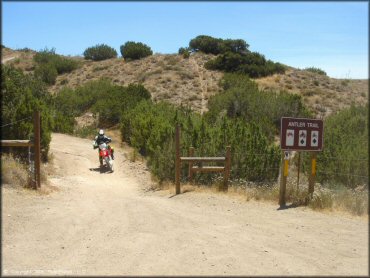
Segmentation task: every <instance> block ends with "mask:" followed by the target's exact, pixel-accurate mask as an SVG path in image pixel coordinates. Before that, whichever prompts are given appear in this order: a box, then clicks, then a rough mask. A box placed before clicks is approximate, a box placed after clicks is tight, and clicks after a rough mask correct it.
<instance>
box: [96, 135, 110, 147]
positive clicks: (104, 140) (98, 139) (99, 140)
mask: <svg viewBox="0 0 370 278" xmlns="http://www.w3.org/2000/svg"><path fill="white" fill-rule="evenodd" d="M95 142H96V144H97V145H98V146H99V145H100V144H101V143H110V142H112V139H111V138H109V137H107V136H105V135H103V136H100V135H97V136H95Z"/></svg>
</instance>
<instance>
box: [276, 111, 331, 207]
mask: <svg viewBox="0 0 370 278" xmlns="http://www.w3.org/2000/svg"><path fill="white" fill-rule="evenodd" d="M323 137H324V124H323V121H322V120H316V119H305V118H290V117H282V118H281V129H280V147H281V149H282V150H283V152H284V154H283V159H282V161H283V164H282V171H281V172H282V173H281V180H280V196H279V205H280V206H281V207H283V206H285V204H286V202H285V192H286V182H287V177H288V168H289V163H288V162H289V151H311V152H312V153H311V173H310V176H309V186H308V193H309V196H312V194H313V192H314V186H315V177H316V156H317V152H318V151H321V150H322V148H323V145H324V144H323ZM298 179H299V164H298Z"/></svg>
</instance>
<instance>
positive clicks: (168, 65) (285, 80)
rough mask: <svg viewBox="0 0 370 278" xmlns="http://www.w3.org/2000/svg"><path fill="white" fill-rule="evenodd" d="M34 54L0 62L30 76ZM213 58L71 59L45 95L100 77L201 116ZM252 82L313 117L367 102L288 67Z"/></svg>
mask: <svg viewBox="0 0 370 278" xmlns="http://www.w3.org/2000/svg"><path fill="white" fill-rule="evenodd" d="M34 53H35V52H34V51H15V50H11V49H9V48H4V49H3V53H2V54H3V55H2V62H3V63H7V64H13V65H14V66H15V67H17V68H21V69H22V70H24V71H25V72H32V71H33V69H34V64H33V61H32V57H33V55H34ZM213 57H214V56H213V55H206V54H201V53H195V54H192V55H191V57H190V58H189V59H184V58H183V57H182V56H180V55H176V54H169V55H167V54H155V55H152V56H149V57H147V58H144V59H141V60H137V61H132V62H125V61H124V60H123V59H122V58H115V59H109V60H104V61H99V62H93V61H86V60H84V59H83V58H82V57H72V58H73V59H77V60H79V61H81V63H82V66H81V67H80V68H79V69H77V70H74V71H73V72H71V73H68V74H62V75H59V76H58V78H57V81H56V84H55V85H53V86H51V87H50V91H51V92H52V93H57V92H58V91H59V90H60V89H61V88H62V87H64V86H68V87H71V88H75V87H77V86H79V85H81V84H84V83H85V82H87V81H90V80H97V79H99V78H102V77H105V78H109V79H111V80H112V81H113V82H114V83H115V84H117V85H128V84H130V83H142V84H143V85H144V86H145V87H146V88H147V89H148V90H149V91H150V92H151V94H152V98H153V100H155V101H161V100H164V101H169V102H171V103H174V104H176V105H185V106H190V107H192V108H193V109H194V110H196V111H199V112H203V111H206V109H207V101H208V99H209V97H210V96H211V95H214V94H217V93H218V92H220V91H221V88H220V86H219V81H220V80H221V78H222V76H223V73H222V72H217V71H210V70H207V69H205V68H204V63H206V62H207V61H209V60H210V59H212V58H213ZM255 81H256V82H257V83H258V85H259V87H260V88H261V89H265V90H270V89H272V90H276V91H281V90H286V91H288V92H290V93H295V94H300V95H302V96H303V99H304V103H305V104H306V105H307V106H308V107H309V108H310V109H311V110H312V111H314V113H315V114H316V115H317V117H326V116H328V115H330V114H331V113H334V112H336V111H339V110H341V109H343V108H346V107H349V106H350V105H351V103H355V104H364V103H367V100H368V80H366V79H364V80H356V79H334V78H330V77H327V76H324V75H320V74H316V73H312V72H309V71H306V70H300V69H295V68H292V67H289V69H288V70H287V71H286V73H285V74H274V75H272V76H268V77H264V78H259V79H255Z"/></svg>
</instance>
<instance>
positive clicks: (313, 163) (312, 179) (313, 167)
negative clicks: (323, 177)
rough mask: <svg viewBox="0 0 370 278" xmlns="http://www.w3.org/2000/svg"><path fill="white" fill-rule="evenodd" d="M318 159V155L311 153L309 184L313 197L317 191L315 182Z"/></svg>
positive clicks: (310, 193) (309, 190) (309, 191)
mask: <svg viewBox="0 0 370 278" xmlns="http://www.w3.org/2000/svg"><path fill="white" fill-rule="evenodd" d="M316 158H317V153H316V152H312V153H311V174H310V178H309V183H308V194H309V195H310V196H312V194H313V192H314V191H315V181H316Z"/></svg>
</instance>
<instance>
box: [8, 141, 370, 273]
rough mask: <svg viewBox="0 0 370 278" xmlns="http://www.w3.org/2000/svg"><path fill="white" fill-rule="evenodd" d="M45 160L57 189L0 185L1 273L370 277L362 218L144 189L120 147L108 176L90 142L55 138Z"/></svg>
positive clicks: (139, 171) (145, 179)
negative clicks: (49, 161) (51, 159)
mask: <svg viewBox="0 0 370 278" xmlns="http://www.w3.org/2000/svg"><path fill="white" fill-rule="evenodd" d="M108 135H109V134H108ZM51 152H52V153H53V156H54V165H55V168H56V169H55V170H54V173H52V175H50V177H49V179H50V181H51V182H52V184H53V186H51V187H50V186H49V187H50V188H55V189H57V190H54V191H53V192H52V193H49V194H40V193H38V192H37V193H36V192H30V191H25V190H16V189H14V188H9V187H8V186H2V274H3V275H53V276H54V275H223V276H224V275H347V276H348V275H368V274H369V273H368V259H369V257H368V221H367V220H364V219H357V218H350V217H347V216H341V215H328V214H324V213H320V212H314V211H312V210H310V209H308V208H291V209H285V210H278V206H277V205H274V204H266V203H258V202H245V201H241V200H238V199H235V198H230V197H229V196H228V195H225V194H212V193H209V192H208V193H207V192H205V193H196V192H187V193H183V194H181V195H178V196H173V195H172V194H171V193H170V192H169V191H154V192H153V191H148V190H146V188H148V187H150V184H151V181H150V174H149V172H148V170H147V169H146V168H145V165H143V163H133V162H130V161H129V160H128V159H127V158H126V156H125V153H124V152H125V150H122V149H120V148H119V146H118V145H117V146H116V160H115V166H116V171H115V172H114V173H112V174H111V173H100V172H99V171H97V169H96V167H97V166H98V158H97V154H96V151H95V150H93V149H92V146H91V140H86V139H79V138H74V137H70V136H66V135H61V134H53V137H52V143H51ZM126 152H127V151H126ZM44 187H45V185H44Z"/></svg>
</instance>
